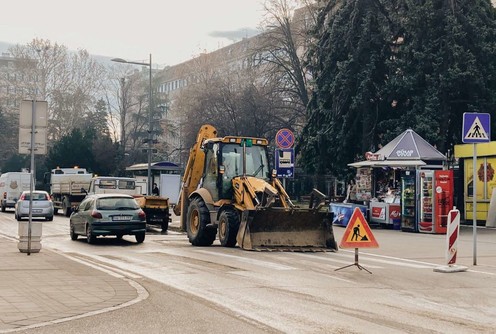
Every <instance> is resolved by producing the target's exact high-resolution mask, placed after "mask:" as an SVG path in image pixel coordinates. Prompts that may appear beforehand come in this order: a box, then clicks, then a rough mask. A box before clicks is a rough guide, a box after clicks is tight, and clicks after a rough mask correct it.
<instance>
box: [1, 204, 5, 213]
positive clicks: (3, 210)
mask: <svg viewBox="0 0 496 334" xmlns="http://www.w3.org/2000/svg"><path fill="white" fill-rule="evenodd" d="M2 212H5V205H3V204H2Z"/></svg>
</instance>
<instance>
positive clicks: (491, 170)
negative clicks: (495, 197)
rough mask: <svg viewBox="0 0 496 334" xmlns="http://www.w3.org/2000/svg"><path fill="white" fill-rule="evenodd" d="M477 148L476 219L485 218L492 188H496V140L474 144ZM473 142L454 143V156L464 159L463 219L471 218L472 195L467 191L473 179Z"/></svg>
mask: <svg viewBox="0 0 496 334" xmlns="http://www.w3.org/2000/svg"><path fill="white" fill-rule="evenodd" d="M476 149H477V164H476V166H477V169H476V176H477V177H476V182H477V184H476V186H477V189H476V191H477V194H476V199H477V220H486V219H487V213H488V210H489V202H490V200H491V194H492V191H493V189H494V188H496V142H494V141H493V142H489V143H482V144H476ZM473 154H474V152H473V144H463V145H455V158H459V159H463V161H464V166H465V167H464V170H463V178H464V202H465V219H466V220H472V219H473V197H472V194H470V196H469V193H468V189H469V188H471V187H472V186H471V185H472V180H473V175H474V173H473Z"/></svg>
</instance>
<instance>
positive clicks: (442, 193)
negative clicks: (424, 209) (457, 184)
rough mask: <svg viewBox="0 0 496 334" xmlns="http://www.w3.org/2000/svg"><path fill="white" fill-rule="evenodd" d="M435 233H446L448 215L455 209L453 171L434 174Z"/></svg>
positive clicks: (438, 171)
mask: <svg viewBox="0 0 496 334" xmlns="http://www.w3.org/2000/svg"><path fill="white" fill-rule="evenodd" d="M434 180H435V188H434V212H435V216H434V218H435V219H434V233H446V230H447V226H448V214H449V212H450V210H451V209H453V203H454V199H453V191H454V179H453V171H452V170H437V171H435V173H434Z"/></svg>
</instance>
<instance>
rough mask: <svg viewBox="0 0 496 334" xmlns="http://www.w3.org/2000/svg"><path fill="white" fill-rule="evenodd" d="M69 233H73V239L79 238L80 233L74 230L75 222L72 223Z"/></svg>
mask: <svg viewBox="0 0 496 334" xmlns="http://www.w3.org/2000/svg"><path fill="white" fill-rule="evenodd" d="M69 233H70V234H71V240H77V238H78V235H77V233H76V232H74V225H73V224H70V227H69Z"/></svg>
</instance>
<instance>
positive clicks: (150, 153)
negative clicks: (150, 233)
mask: <svg viewBox="0 0 496 334" xmlns="http://www.w3.org/2000/svg"><path fill="white" fill-rule="evenodd" d="M111 60H112V61H115V62H117V63H125V64H134V65H142V66H148V68H149V70H150V71H149V78H148V79H149V83H148V84H149V87H148V89H149V92H148V93H149V97H148V98H149V101H148V138H147V142H148V149H147V151H148V155H147V156H148V169H147V175H146V180H147V185H148V186H147V188H148V190H147V195H151V193H152V54H151V53H150V62H149V63H140V62H135V61H127V60H124V59H122V58H113V59H111Z"/></svg>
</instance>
